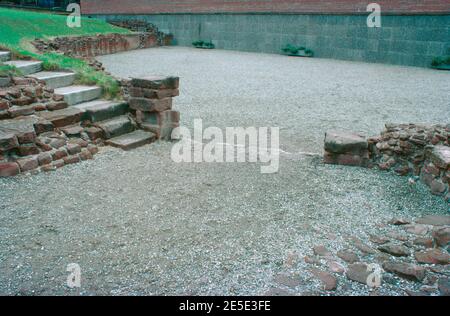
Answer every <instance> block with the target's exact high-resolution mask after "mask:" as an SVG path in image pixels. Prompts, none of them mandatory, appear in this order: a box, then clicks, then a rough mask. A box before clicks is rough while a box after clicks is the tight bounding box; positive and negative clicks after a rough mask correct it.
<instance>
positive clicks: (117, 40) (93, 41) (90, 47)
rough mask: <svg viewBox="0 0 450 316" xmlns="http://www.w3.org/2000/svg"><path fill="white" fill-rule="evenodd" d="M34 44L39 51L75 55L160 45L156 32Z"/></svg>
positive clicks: (77, 38)
mask: <svg viewBox="0 0 450 316" xmlns="http://www.w3.org/2000/svg"><path fill="white" fill-rule="evenodd" d="M33 45H34V46H35V47H36V49H37V50H38V51H39V52H42V53H46V52H55V51H56V52H61V53H64V54H65V55H68V56H73V57H95V56H99V55H108V54H114V53H119V52H124V51H129V50H134V49H140V48H150V47H156V46H160V44H159V41H158V36H157V35H156V34H154V33H133V34H106V35H105V34H99V35H95V36H73V37H57V38H55V39H51V40H43V39H36V40H35V41H34V42H33Z"/></svg>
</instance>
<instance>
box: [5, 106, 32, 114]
mask: <svg viewBox="0 0 450 316" xmlns="http://www.w3.org/2000/svg"><path fill="white" fill-rule="evenodd" d="M34 112H35V109H34V106H32V105H28V106H12V107H10V108H9V109H8V113H9V115H10V116H11V117H19V116H26V115H32V114H34Z"/></svg>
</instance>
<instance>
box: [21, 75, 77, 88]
mask: <svg viewBox="0 0 450 316" xmlns="http://www.w3.org/2000/svg"><path fill="white" fill-rule="evenodd" d="M28 77H31V78H36V79H38V80H42V81H44V82H45V83H46V85H47V87H49V88H51V89H57V88H62V87H67V86H70V85H72V84H73V82H74V81H75V73H73V72H56V71H40V72H37V73H34V74H31V75H28Z"/></svg>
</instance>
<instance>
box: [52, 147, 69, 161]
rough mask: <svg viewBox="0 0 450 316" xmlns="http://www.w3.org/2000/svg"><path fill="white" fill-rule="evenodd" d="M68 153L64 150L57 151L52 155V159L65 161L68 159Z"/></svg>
mask: <svg viewBox="0 0 450 316" xmlns="http://www.w3.org/2000/svg"><path fill="white" fill-rule="evenodd" d="M67 155H68V154H67V151H66V150H65V149H64V148H61V149H58V150H56V151H55V152H54V153H53V154H52V158H53V160H60V159H63V158H64V157H67Z"/></svg>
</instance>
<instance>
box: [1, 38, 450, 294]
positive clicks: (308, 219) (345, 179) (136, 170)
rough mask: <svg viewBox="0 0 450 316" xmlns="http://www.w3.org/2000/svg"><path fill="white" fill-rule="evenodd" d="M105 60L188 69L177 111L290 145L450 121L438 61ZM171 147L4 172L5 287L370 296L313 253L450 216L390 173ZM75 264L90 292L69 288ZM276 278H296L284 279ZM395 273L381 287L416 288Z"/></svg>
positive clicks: (153, 56)
mask: <svg viewBox="0 0 450 316" xmlns="http://www.w3.org/2000/svg"><path fill="white" fill-rule="evenodd" d="M99 59H100V60H101V61H102V62H104V64H105V65H106V67H107V69H108V70H109V71H111V72H112V73H113V74H116V75H120V76H123V77H125V76H141V75H149V74H167V75H178V76H180V77H181V95H180V96H179V97H178V98H176V99H175V108H176V109H178V110H180V111H181V117H182V123H183V124H185V125H187V126H191V125H192V122H193V119H194V118H202V119H203V121H204V125H205V126H219V127H225V126H244V127H245V126H279V127H280V128H281V129H282V131H281V139H280V140H281V147H282V148H283V149H284V150H286V151H288V152H292V153H298V152H300V151H308V152H316V153H320V152H321V150H322V149H321V148H322V146H323V134H324V132H325V131H326V130H327V129H329V128H348V129H351V130H355V131H361V132H366V133H370V134H374V133H377V132H378V131H379V130H380V129H381V128H382V127H383V124H384V123H385V122H387V121H395V122H418V121H420V122H436V123H438V122H441V123H442V122H445V121H447V122H448V118H449V100H450V98H449V96H450V95H449V89H448V86H449V82H450V81H449V80H450V77H449V74H448V73H442V72H436V71H431V70H427V69H420V68H407V67H396V66H387V65H374V64H363V63H352V62H343V61H334V60H321V59H297V58H288V57H284V56H277V55H265V54H251V53H240V52H230V51H220V50H213V51H210V50H208V51H206V50H194V49H188V48H178V47H171V48H158V49H148V50H140V51H133V52H128V53H123V54H117V55H111V56H104V57H101V58H99ZM171 146H172V144H171V143H168V142H160V143H155V144H151V145H148V146H144V147H141V148H138V149H136V150H133V151H130V152H122V151H120V150H117V149H109V148H105V149H103V150H102V151H101V152H100V154H98V155H96V157H95V160H93V161H88V162H83V163H80V164H77V165H71V166H68V167H65V168H62V169H60V170H58V171H56V172H53V173H45V174H44V173H42V174H39V175H35V176H21V177H17V178H14V179H0V210H1V211H0V294H8V295H23V294H24V295H30V294H36V295H45V294H73V295H76V294H82V295H94V294H113V295H137V294H162V295H172V294H181V295H186V294H210V295H223V294H225V295H234V294H237V295H260V294H264V293H266V292H267V291H269V290H270V289H274V288H275V289H276V290H275V292H276V291H278V292H283V291H286V292H283V293H287V294H293V295H299V294H305V295H306V294H322V295H328V294H335V295H336V294H337V295H344V294H347V295H367V294H369V293H370V291H369V289H368V288H367V287H366V286H365V285H362V284H357V283H353V282H350V281H347V280H346V278H345V276H337V277H338V289H337V290H336V291H335V292H325V291H323V290H322V286H321V285H320V283H319V282H318V281H317V279H316V278H314V277H312V275H311V274H310V273H309V271H308V266H307V264H306V263H305V262H304V260H303V257H304V256H305V255H312V250H311V248H312V247H313V246H314V245H317V244H324V245H325V246H327V247H328V249H330V250H331V251H332V252H333V253H334V254H335V253H336V251H337V250H339V249H342V248H347V247H350V248H352V247H353V246H352V243H351V242H350V241H349V239H350V238H351V237H352V236H356V237H358V238H361V239H363V240H365V241H367V239H368V235H369V234H377V233H378V232H379V230H380V227H379V225H382V224H384V223H386V222H387V221H388V220H389V219H391V218H392V217H406V218H414V217H417V216H421V215H424V214H446V213H447V212H448V211H449V206H448V204H447V203H446V202H444V201H443V199H442V198H439V197H435V196H432V195H431V194H429V192H428V190H427V189H426V188H424V187H423V186H422V185H420V184H418V185H415V186H410V185H409V184H408V181H407V179H406V178H402V177H398V176H395V175H393V174H389V173H384V172H379V171H376V170H367V169H362V168H350V167H341V166H329V165H323V164H321V163H320V159H319V158H317V157H309V156H303V155H299V154H283V155H282V156H281V159H280V171H279V172H278V173H276V174H269V175H267V174H266V175H263V174H261V173H260V166H259V165H258V164H251V163H235V164H207V163H197V164H176V163H174V162H172V161H171V160H170V149H171ZM356 252H357V251H356ZM360 255H361V256H362V254H360ZM364 258H365V259H364V260H368V261H371V260H374V258H372V257H364ZM336 261H339V262H341V263H342V261H340V259H338V258H337V257H336ZM72 262H75V263H78V264H79V265H80V267H81V271H82V287H81V289H69V288H67V286H66V278H67V275H68V272H66V267H67V264H69V263H72ZM279 273H282V274H287V275H290V276H293V277H295V278H296V279H297V280H299V284H298V285H296V286H293V287H286V285H283V284H278V283H277V282H275V281H274V276H276V275H277V274H279ZM387 280H388V282H386V283H385V284H384V285H383V287H382V288H381V290H380V292H381V294H390V295H397V294H401V295H403V294H404V291H403V290H404V289H417V287H418V285H416V284H415V283H414V282H407V281H402V280H400V279H398V278H396V277H387Z"/></svg>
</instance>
